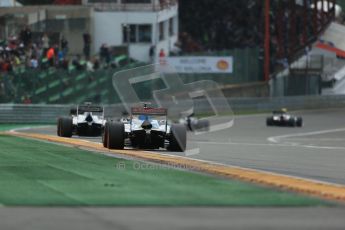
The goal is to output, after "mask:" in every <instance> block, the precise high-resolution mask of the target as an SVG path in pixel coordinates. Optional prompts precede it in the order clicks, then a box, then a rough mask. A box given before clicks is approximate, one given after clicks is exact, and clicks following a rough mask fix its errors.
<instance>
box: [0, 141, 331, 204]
mask: <svg viewBox="0 0 345 230" xmlns="http://www.w3.org/2000/svg"><path fill="white" fill-rule="evenodd" d="M0 159H1V161H0V204H3V205H8V206H16V205H20V206H23V205H24V206H26V205H30V206H31V205H33V206H36V205H38V206H49V205H54V206H56V205H57V206H60V205H61V206H83V205H99V206H108V205H120V206H127V205H129V206H131V205H132V206H134V205H171V206H175V205H176V206H178V205H193V206H194V205H197V206H198V205H200V206H201V205H202V206H204V205H205V206H206V205H215V206H218V205H219V206H314V205H327V204H328V203H327V202H325V201H321V200H319V199H314V198H310V197H305V196H300V195H297V194H293V193H289V192H285V191H279V190H274V189H270V188H266V187H261V186H256V185H253V184H249V183H243V182H239V181H236V180H227V179H222V178H216V177H213V176H208V175H204V174H199V173H194V172H189V171H182V170H176V169H167V168H161V167H158V165H154V164H146V163H142V162H141V163H138V162H135V161H128V160H123V159H116V158H112V157H108V156H104V155H101V154H94V153H91V152H88V151H85V150H80V149H77V148H71V147H66V146H62V145H56V144H50V143H46V142H41V141H35V140H29V139H23V138H18V137H12V136H6V135H0ZM138 164H141V165H142V166H145V168H144V169H138Z"/></svg>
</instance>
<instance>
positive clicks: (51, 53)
mask: <svg viewBox="0 0 345 230" xmlns="http://www.w3.org/2000/svg"><path fill="white" fill-rule="evenodd" d="M46 57H47V59H48V62H49V65H50V66H54V61H55V49H54V47H50V48H49V49H48V51H47V54H46Z"/></svg>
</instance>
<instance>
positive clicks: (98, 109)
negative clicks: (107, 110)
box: [77, 105, 104, 114]
mask: <svg viewBox="0 0 345 230" xmlns="http://www.w3.org/2000/svg"><path fill="white" fill-rule="evenodd" d="M103 111H104V109H103V107H102V106H97V105H79V106H78V108H77V113H78V114H82V113H85V112H91V113H103Z"/></svg>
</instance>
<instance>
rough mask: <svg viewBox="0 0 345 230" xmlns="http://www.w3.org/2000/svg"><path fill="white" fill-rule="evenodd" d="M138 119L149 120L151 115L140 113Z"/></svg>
mask: <svg viewBox="0 0 345 230" xmlns="http://www.w3.org/2000/svg"><path fill="white" fill-rule="evenodd" d="M138 119H139V120H141V121H148V120H150V117H149V116H148V115H139V117H138Z"/></svg>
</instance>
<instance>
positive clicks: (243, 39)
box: [179, 0, 263, 53]
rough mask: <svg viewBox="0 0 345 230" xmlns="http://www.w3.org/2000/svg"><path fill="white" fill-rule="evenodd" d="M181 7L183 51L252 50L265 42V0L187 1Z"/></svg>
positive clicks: (181, 2) (182, 2)
mask: <svg viewBox="0 0 345 230" xmlns="http://www.w3.org/2000/svg"><path fill="white" fill-rule="evenodd" d="M179 4H180V6H179V10H180V12H179V16H180V31H181V33H180V42H181V49H182V51H183V52H187V53H189V52H200V51H219V50H227V49H232V48H244V47H252V46H257V44H259V43H260V42H261V41H263V20H262V19H263V1H257V0H241V1H238V0H217V1H210V0H188V1H180V2H179ZM191 12H193V13H191Z"/></svg>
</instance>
